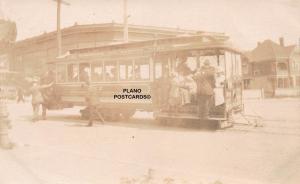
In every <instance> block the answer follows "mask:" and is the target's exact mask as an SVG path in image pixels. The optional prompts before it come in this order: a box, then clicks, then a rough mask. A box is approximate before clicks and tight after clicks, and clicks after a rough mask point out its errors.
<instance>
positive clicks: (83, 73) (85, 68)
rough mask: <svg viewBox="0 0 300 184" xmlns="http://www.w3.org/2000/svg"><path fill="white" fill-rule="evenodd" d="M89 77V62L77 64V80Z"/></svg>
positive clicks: (85, 79) (81, 80)
mask: <svg viewBox="0 0 300 184" xmlns="http://www.w3.org/2000/svg"><path fill="white" fill-rule="evenodd" d="M90 78H91V66H90V64H89V63H80V64H79V81H80V82H86V81H90Z"/></svg>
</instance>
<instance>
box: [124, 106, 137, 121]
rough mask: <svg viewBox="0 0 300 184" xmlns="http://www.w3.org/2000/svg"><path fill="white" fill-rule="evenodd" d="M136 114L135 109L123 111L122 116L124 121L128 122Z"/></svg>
mask: <svg viewBox="0 0 300 184" xmlns="http://www.w3.org/2000/svg"><path fill="white" fill-rule="evenodd" d="M134 114H135V109H129V110H122V112H121V116H122V118H123V119H125V120H128V119H130V118H131V117H132V116H133V115H134Z"/></svg>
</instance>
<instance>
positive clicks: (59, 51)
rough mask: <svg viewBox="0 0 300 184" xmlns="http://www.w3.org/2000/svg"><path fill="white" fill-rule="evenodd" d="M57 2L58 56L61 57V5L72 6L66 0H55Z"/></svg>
mask: <svg viewBox="0 0 300 184" xmlns="http://www.w3.org/2000/svg"><path fill="white" fill-rule="evenodd" d="M53 1H56V2H57V8H56V36H57V55H58V56H60V55H61V53H62V46H61V28H60V14H61V4H64V5H68V6H69V5H70V3H68V2H66V1H64V0H53Z"/></svg>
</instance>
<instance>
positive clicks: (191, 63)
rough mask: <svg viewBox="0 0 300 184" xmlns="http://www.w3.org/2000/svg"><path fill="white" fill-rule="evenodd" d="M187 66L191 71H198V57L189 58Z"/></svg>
mask: <svg viewBox="0 0 300 184" xmlns="http://www.w3.org/2000/svg"><path fill="white" fill-rule="evenodd" d="M186 64H187V66H188V67H189V69H190V70H191V71H195V70H196V69H197V57H187V60H186Z"/></svg>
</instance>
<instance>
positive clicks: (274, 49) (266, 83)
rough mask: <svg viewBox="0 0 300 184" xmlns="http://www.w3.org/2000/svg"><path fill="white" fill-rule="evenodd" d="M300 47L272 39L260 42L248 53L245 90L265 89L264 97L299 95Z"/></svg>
mask: <svg viewBox="0 0 300 184" xmlns="http://www.w3.org/2000/svg"><path fill="white" fill-rule="evenodd" d="M298 49H299V47H298V46H295V45H289V46H285V45H284V39H283V38H280V39H279V43H276V42H274V41H272V40H265V41H263V42H262V43H260V42H258V44H257V46H256V48H255V49H253V50H252V51H249V52H245V57H244V58H243V64H242V66H243V79H244V88H245V89H263V90H264V93H265V96H286V95H287V96H290V95H295V94H296V93H299V90H298V89H299V87H300V78H299V76H300V57H299V53H298Z"/></svg>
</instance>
